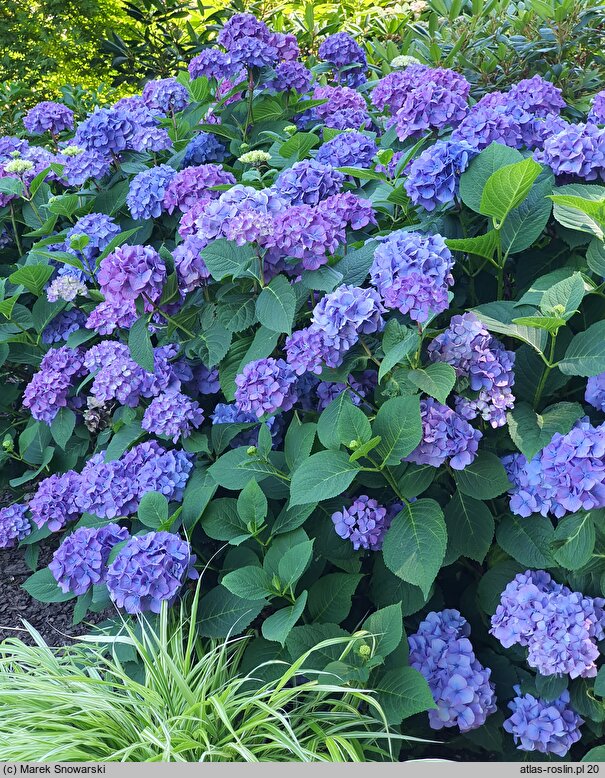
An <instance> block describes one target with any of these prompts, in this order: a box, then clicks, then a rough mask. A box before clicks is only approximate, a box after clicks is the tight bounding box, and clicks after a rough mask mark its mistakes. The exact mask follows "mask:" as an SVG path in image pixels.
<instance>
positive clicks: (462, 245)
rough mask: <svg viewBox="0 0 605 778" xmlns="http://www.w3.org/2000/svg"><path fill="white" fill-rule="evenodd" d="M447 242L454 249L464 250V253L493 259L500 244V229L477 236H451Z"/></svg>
mask: <svg viewBox="0 0 605 778" xmlns="http://www.w3.org/2000/svg"><path fill="white" fill-rule="evenodd" d="M445 242H446V244H447V247H448V248H449V249H451V250H452V251H462V252H463V253H464V254H475V255H476V256H478V257H483V258H484V259H493V257H494V255H495V253H496V251H497V249H498V247H499V246H500V233H499V232H498V230H490V231H489V232H486V233H485V235H477V236H476V237H475V238H449V239H448V240H446V241H445Z"/></svg>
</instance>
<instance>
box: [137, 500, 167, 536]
mask: <svg viewBox="0 0 605 778" xmlns="http://www.w3.org/2000/svg"><path fill="white" fill-rule="evenodd" d="M137 518H138V520H139V521H140V522H141V524H144V525H145V526H146V527H149V528H150V529H159V528H160V527H161V526H162V525H164V524H166V522H167V521H168V500H167V499H166V497H165V496H164V495H163V494H160V493H159V492H147V493H146V494H144V495H143V497H142V498H141V502H140V503H139V508H138V510H137Z"/></svg>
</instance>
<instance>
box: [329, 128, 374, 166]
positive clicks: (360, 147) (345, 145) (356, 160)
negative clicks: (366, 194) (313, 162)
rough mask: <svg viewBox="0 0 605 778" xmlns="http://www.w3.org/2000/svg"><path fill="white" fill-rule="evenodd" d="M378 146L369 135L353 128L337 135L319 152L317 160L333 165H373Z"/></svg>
mask: <svg viewBox="0 0 605 778" xmlns="http://www.w3.org/2000/svg"><path fill="white" fill-rule="evenodd" d="M377 151H378V146H377V145H376V141H374V140H373V139H372V138H371V137H370V136H369V135H365V134H364V133H362V132H357V131H355V130H352V131H350V132H341V133H339V134H338V135H335V136H334V137H333V138H332V139H331V140H329V141H328V142H327V143H324V144H323V146H322V147H321V148H320V149H319V151H318V152H317V157H316V159H317V161H318V162H320V163H322V164H324V165H331V166H332V167H335V168H336V167H360V168H368V167H371V166H372V162H373V160H374V157H375V156H376V152H377Z"/></svg>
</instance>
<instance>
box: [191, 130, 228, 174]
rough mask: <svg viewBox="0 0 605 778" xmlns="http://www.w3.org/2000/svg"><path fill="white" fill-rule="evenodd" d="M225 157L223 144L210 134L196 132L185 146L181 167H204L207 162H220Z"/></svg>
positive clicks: (225, 151) (225, 152)
mask: <svg viewBox="0 0 605 778" xmlns="http://www.w3.org/2000/svg"><path fill="white" fill-rule="evenodd" d="M226 156H227V150H226V148H225V146H224V145H223V143H221V141H220V140H219V139H218V138H217V137H216V135H213V134H212V133H211V132H198V134H197V135H194V136H193V138H191V140H190V141H189V143H188V144H187V147H186V149H185V156H184V157H183V167H190V166H191V165H204V164H206V163H207V162H222V161H223V160H224V159H225V157H226Z"/></svg>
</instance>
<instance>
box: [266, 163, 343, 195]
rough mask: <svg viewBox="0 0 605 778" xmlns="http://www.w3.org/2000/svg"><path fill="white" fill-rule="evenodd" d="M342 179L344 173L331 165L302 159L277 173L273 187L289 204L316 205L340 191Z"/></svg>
mask: <svg viewBox="0 0 605 778" xmlns="http://www.w3.org/2000/svg"><path fill="white" fill-rule="evenodd" d="M344 181H345V177H344V175H343V174H342V173H340V172H339V171H338V170H334V168H333V167H332V166H331V165H326V164H324V163H322V162H319V161H317V160H314V159H303V160H300V162H295V163H294V164H293V165H292V167H290V168H286V169H285V170H283V171H282V172H281V173H280V174H279V175H278V177H277V179H276V180H275V184H274V189H275V191H276V193H277V194H279V195H280V197H283V198H284V199H285V200H287V201H288V202H289V203H290V204H291V205H317V204H318V203H319V202H320V201H321V200H325V198H326V197H329V196H330V195H334V194H337V193H338V192H340V190H341V189H342V187H343V184H344Z"/></svg>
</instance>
